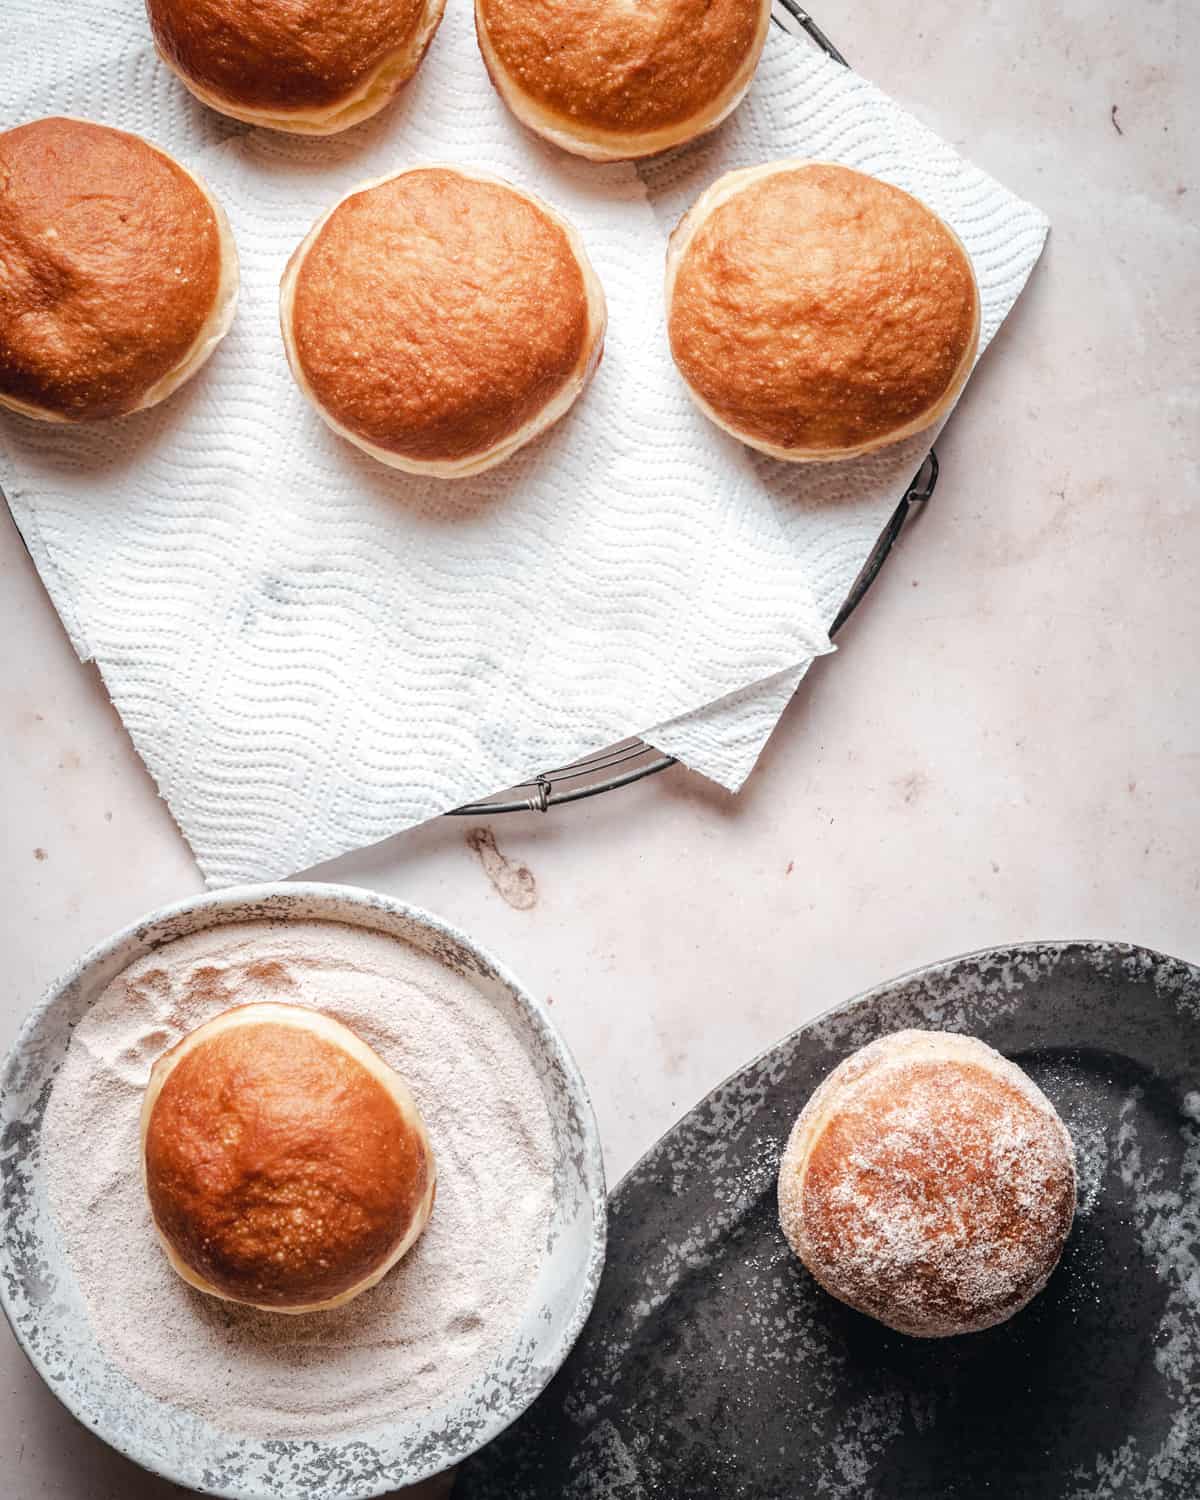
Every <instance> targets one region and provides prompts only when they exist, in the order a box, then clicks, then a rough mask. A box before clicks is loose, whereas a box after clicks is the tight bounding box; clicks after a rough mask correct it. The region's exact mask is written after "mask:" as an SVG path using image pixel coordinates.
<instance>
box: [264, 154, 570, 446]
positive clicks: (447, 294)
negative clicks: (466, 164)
mask: <svg viewBox="0 0 1200 1500" xmlns="http://www.w3.org/2000/svg"><path fill="white" fill-rule="evenodd" d="M297 255H298V256H300V257H301V260H300V264H299V270H298V272H297V274H296V278H295V288H294V296H293V300H292V325H291V326H292V334H293V338H294V347H295V357H296V359H297V361H298V363H299V366H300V371H301V373H302V374H303V376H304V379H305V380H306V381H307V382H308V385H309V387H310V390H311V393H312V395H313V396H314V398H315V399H316V400H317V402H318V403H319V404H320V405H321V406H322V407H323V408H324V409H325V410H326V411H327V412H328V413H329V415H330V416H332V418H333V419H334V421H335V422H337V423H339V424H340V425H341V426H343V427H345V428H346V429H348V430H349V431H350V432H353V433H355V434H357V435H358V436H360V437H362V438H365V439H366V440H367V441H369V442H371V443H374V444H376V445H377V446H378V447H380V448H384V449H387V450H389V451H391V452H394V453H400V454H404V455H405V456H407V457H409V458H413V459H421V460H442V459H445V460H450V459H459V458H463V457H466V456H468V455H470V454H474V453H479V452H482V451H484V450H486V449H488V448H490V447H491V446H492V445H493V444H495V443H497V442H499V441H501V440H502V439H504V438H505V437H507V436H509V435H510V434H512V433H514V432H516V431H517V429H518V428H520V427H522V426H524V425H525V423H526V422H528V421H530V420H532V419H533V418H534V417H536V416H537V415H538V413H539V412H540V411H541V409H542V408H543V407H544V406H545V404H546V402H547V401H548V400H549V399H550V397H552V396H553V395H554V394H555V393H556V392H557V391H558V390H559V389H560V388H561V387H562V385H563V384H564V382H565V381H566V380H567V379H568V377H569V376H571V374H572V373H573V372H574V371H575V370H576V369H577V367H578V365H579V363H580V360H581V358H582V357H583V355H584V351H585V348H586V345H587V340H588V300H587V291H586V287H585V283H584V277H583V272H582V270H581V268H580V264H579V261H578V259H577V257H576V255H575V252H574V250H573V248H572V246H571V243H570V241H569V239H568V237H567V234H566V233H565V231H564V230H563V229H562V228H561V226H560V225H559V224H557V223H556V222H555V221H554V220H553V219H552V218H551V217H550V216H549V215H548V214H547V213H546V212H545V211H544V210H543V209H542V208H541V207H540V206H539V205H538V204H537V203H535V202H533V201H532V200H531V199H529V198H528V197H526V196H525V195H524V194H523V193H519V192H517V191H516V190H515V189H513V188H510V187H507V186H505V185H504V184H502V183H499V182H487V181H480V180H479V179H477V178H472V177H467V176H464V175H463V174H461V173H459V172H457V171H454V170H451V169H449V168H442V167H429V168H421V169H418V170H416V171H412V172H405V173H403V174H402V175H401V176H399V177H393V178H391V179H390V180H388V181H386V182H383V183H380V184H379V185H377V186H375V187H371V188H367V189H365V190H364V191H362V192H358V193H355V194H353V195H352V196H351V197H349V198H347V199H346V200H345V201H344V202H342V203H341V204H339V205H338V207H337V208H335V209H334V211H333V213H332V214H331V215H330V217H329V218H328V219H327V220H326V221H325V223H324V225H323V226H322V227H321V228H320V229H319V230H318V231H317V233H316V236H315V238H314V239H311V240H310V241H306V242H305V244H304V245H302V246H301V248H300V250H299V251H298V252H297Z"/></svg>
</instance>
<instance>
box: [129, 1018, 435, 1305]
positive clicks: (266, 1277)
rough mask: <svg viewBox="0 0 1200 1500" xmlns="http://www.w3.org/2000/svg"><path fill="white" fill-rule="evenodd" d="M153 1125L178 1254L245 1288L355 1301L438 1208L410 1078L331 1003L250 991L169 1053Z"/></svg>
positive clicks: (147, 1166) (156, 1174) (250, 1295)
mask: <svg viewBox="0 0 1200 1500" xmlns="http://www.w3.org/2000/svg"><path fill="white" fill-rule="evenodd" d="M141 1133H142V1165H143V1171H144V1174H145V1183H146V1193H147V1196H148V1198H149V1201H150V1210H151V1213H152V1214H153V1217H154V1224H155V1227H156V1229H157V1230H158V1234H159V1237H160V1239H161V1241H162V1244H163V1247H164V1249H165V1250H166V1253H167V1257H168V1259H169V1260H170V1262H171V1265H172V1267H173V1268H174V1269H175V1270H176V1271H177V1272H178V1273H179V1275H180V1276H182V1277H183V1279H184V1280H185V1281H187V1282H188V1283H189V1284H190V1285H192V1286H194V1287H197V1288H198V1289H199V1290H200V1291H202V1292H208V1293H209V1294H211V1295H212V1296H215V1297H223V1298H225V1299H226V1300H228V1301H231V1302H244V1303H248V1304H249V1305H251V1306H254V1307H261V1308H264V1309H267V1310H268V1311H274V1312H285V1313H299V1312H312V1311H315V1310H317V1309H321V1308H328V1307H336V1306H338V1305H340V1304H341V1303H343V1302H348V1301H350V1299H351V1298H352V1297H357V1296H358V1294H359V1293H360V1292H363V1291H366V1289H367V1288H368V1287H371V1286H374V1285H375V1283H376V1282H377V1281H379V1280H380V1279H381V1278H382V1277H383V1276H384V1275H385V1274H386V1273H387V1272H388V1271H389V1270H390V1269H391V1268H392V1267H393V1266H394V1265H395V1264H396V1262H397V1261H398V1260H399V1259H400V1257H401V1256H402V1255H404V1254H405V1252H406V1251H408V1250H409V1249H410V1248H411V1246H412V1245H413V1244H414V1243H415V1241H416V1239H417V1237H418V1235H420V1233H421V1231H422V1229H424V1227H425V1224H426V1222H427V1220H428V1218H429V1214H430V1211H431V1209H432V1207H433V1196H434V1190H435V1169H434V1160H433V1152H432V1149H431V1147H430V1144H429V1138H428V1136H427V1135H426V1132H425V1125H424V1122H423V1121H422V1119H421V1115H420V1111H419V1110H418V1109H417V1106H416V1103H415V1102H414V1100H413V1097H412V1095H411V1094H410V1093H409V1091H408V1088H407V1086H406V1085H405V1083H404V1081H403V1080H402V1079H401V1078H400V1077H399V1075H398V1074H397V1073H395V1072H393V1071H392V1069H391V1068H389V1067H388V1066H387V1064H386V1063H385V1062H383V1060H382V1059H381V1058H380V1057H378V1056H377V1055H376V1053H374V1052H373V1051H372V1050H371V1049H370V1047H368V1046H367V1044H366V1043H365V1042H363V1041H362V1040H361V1039H360V1038H359V1037H358V1036H357V1035H355V1033H354V1032H353V1031H351V1030H350V1029H349V1027H347V1026H343V1025H342V1024H341V1023H340V1022H339V1021H335V1020H333V1018H332V1017H330V1016H326V1015H323V1014H322V1013H321V1012H320V1011H315V1010H308V1009H305V1008H303V1007H300V1006H295V1005H280V1004H275V1003H262V1004H256V1005H243V1006H237V1007H235V1008H234V1009H232V1010H227V1011H224V1012H223V1013H222V1014H221V1015H219V1016H216V1017H215V1018H214V1019H213V1020H211V1021H208V1022H206V1023H205V1024H204V1025H203V1026H199V1027H197V1028H196V1030H195V1031H193V1032H191V1033H189V1035H188V1036H186V1037H185V1038H184V1039H183V1041H181V1042H180V1043H179V1044H178V1045H177V1046H175V1047H173V1048H172V1049H171V1050H170V1051H169V1052H166V1053H164V1054H163V1056H162V1057H160V1058H159V1060H158V1061H157V1062H156V1063H155V1065H154V1068H153V1070H152V1072H151V1075H150V1082H149V1085H148V1087H147V1089H146V1097H145V1100H144V1103H143V1105H142V1120H141Z"/></svg>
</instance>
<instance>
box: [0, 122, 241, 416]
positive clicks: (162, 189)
mask: <svg viewBox="0 0 1200 1500" xmlns="http://www.w3.org/2000/svg"><path fill="white" fill-rule="evenodd" d="M237 296H238V257H237V248H236V246H235V244H234V240H233V232H232V230H231V229H230V227H229V221H228V219H227V218H226V217H225V213H224V210H223V209H222V208H221V205H220V204H219V203H218V202H217V200H216V198H215V197H214V196H213V195H212V193H211V192H210V191H209V190H208V188H207V187H206V186H205V185H204V183H202V182H201V181H200V179H199V178H198V177H196V176H195V175H194V174H193V173H192V172H190V171H188V169H187V168H186V167H185V166H183V165H182V163H180V162H177V161H175V160H174V158H172V157H170V156H168V155H167V153H166V152H165V151H161V150H159V148H158V147H157V146H153V145H151V144H150V142H149V141H147V140H143V139H142V137H141V136H138V135H133V134H131V133H130V132H129V131H125V130H114V129H113V128H111V127H110V126H108V125H97V124H94V123H93V122H92V121H90V120H78V119H74V118H72V117H68V116H50V117H48V118H45V119H41V120H32V121H30V122H29V123H28V124H25V125H17V126H14V127H13V128H12V129H11V130H6V131H2V132H0V407H7V408H8V409H9V410H11V411H16V412H20V413H21V414H22V415H23V416H27V417H35V418H37V419H39V420H41V421H44V422H91V421H98V420H102V419H106V418H109V417H119V416H123V415H124V414H125V413H127V412H132V411H140V410H142V409H143V408H145V407H149V406H156V405H157V404H158V403H159V402H160V401H164V400H165V399H166V398H167V397H168V396H169V395H171V393H172V392H173V391H175V390H177V389H178V387H179V386H181V385H182V384H183V383H184V381H186V380H189V379H190V378H191V377H192V376H193V375H194V374H195V373H196V371H197V370H199V369H200V367H201V365H203V364H204V362H205V361H206V360H207V359H208V357H209V355H210V354H211V353H212V352H213V350H214V349H215V348H216V346H217V345H218V344H219V343H220V341H221V340H222V339H223V338H224V337H225V334H226V333H227V332H228V330H229V327H230V324H231V323H232V322H233V315H234V311H235V309H236V307H237Z"/></svg>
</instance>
